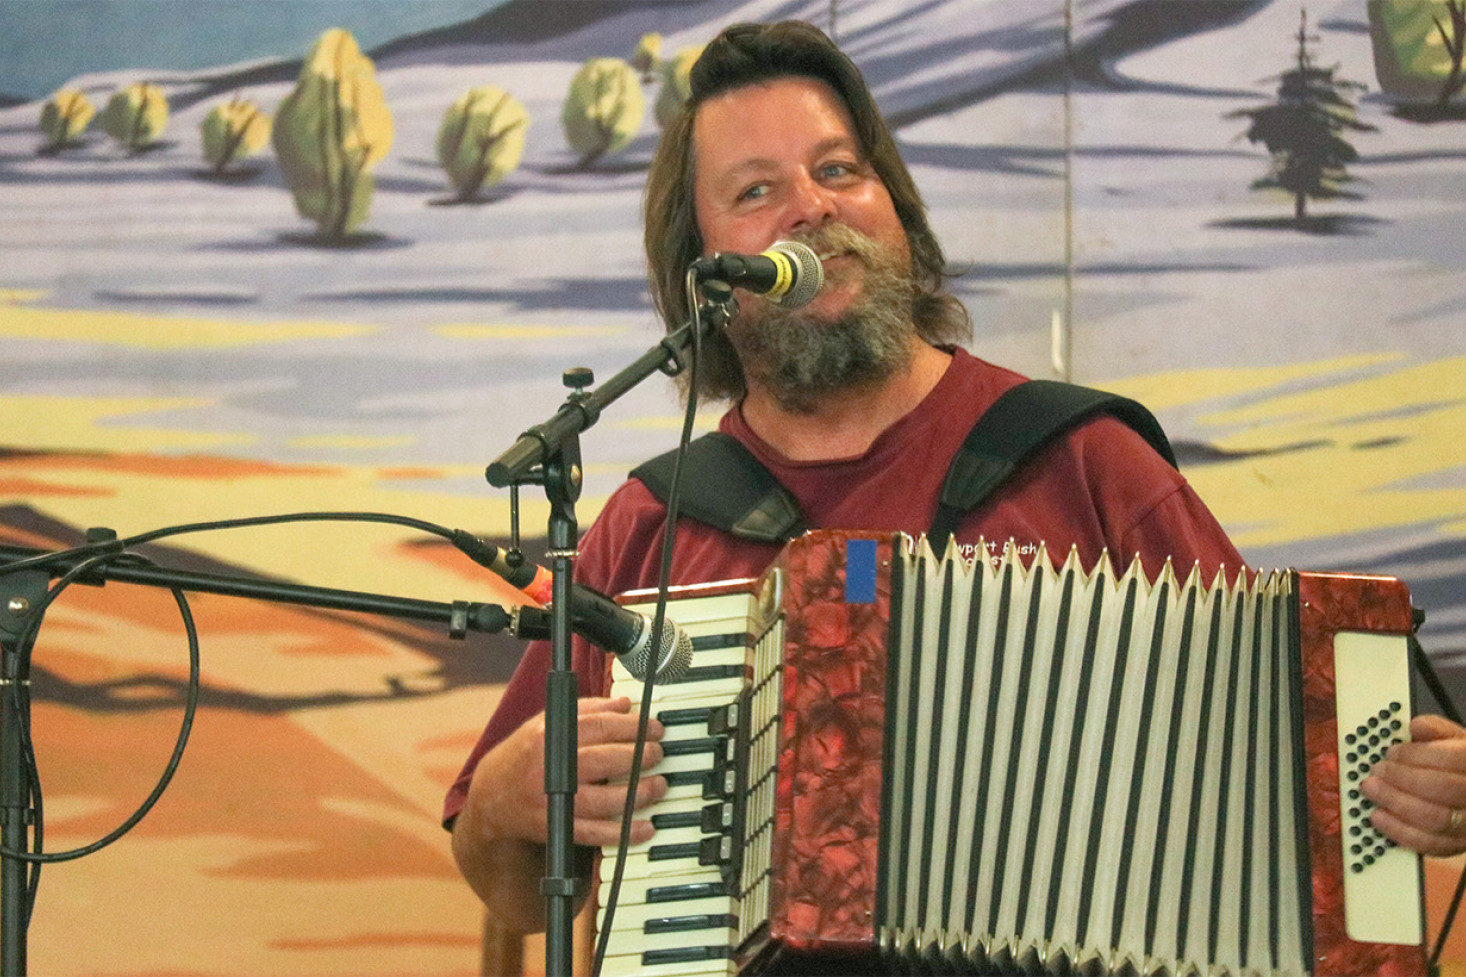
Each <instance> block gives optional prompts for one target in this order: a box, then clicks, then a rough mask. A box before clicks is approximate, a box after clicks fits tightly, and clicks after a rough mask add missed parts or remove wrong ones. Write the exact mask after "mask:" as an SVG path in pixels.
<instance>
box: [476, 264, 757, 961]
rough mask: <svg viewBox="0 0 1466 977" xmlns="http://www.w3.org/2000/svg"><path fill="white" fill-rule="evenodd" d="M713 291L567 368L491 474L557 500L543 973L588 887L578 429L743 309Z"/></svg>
mask: <svg viewBox="0 0 1466 977" xmlns="http://www.w3.org/2000/svg"><path fill="white" fill-rule="evenodd" d="M702 291H703V294H704V295H706V296H707V297H708V301H707V302H705V303H704V304H703V305H702V306H701V307H700V308H699V310H698V316H697V317H696V318H695V319H694V320H693V321H692V322H689V323H685V324H684V325H682V326H681V327H680V328H678V329H677V330H676V331H675V332H672V333H670V334H668V335H667V337H666V338H665V339H663V340H662V341H661V342H660V343H658V344H657V345H655V346H653V347H652V348H651V349H649V350H647V351H646V352H645V353H643V354H642V355H641V357H640V358H638V359H637V360H636V361H635V362H633V363H632V364H631V365H630V366H628V367H626V368H625V369H623V370H622V371H621V372H619V373H617V374H616V375H615V376H613V377H612V378H611V379H610V380H607V381H606V382H605V383H603V384H601V386H600V387H599V388H598V389H596V390H595V391H587V390H586V388H587V387H588V386H590V384H591V383H592V382H594V377H593V376H592V374H591V371H590V370H589V369H586V368H584V367H578V368H575V369H571V370H567V371H566V372H565V375H564V381H565V384H566V385H567V386H569V387H571V388H572V392H571V393H570V395H569V396H568V397H567V398H566V399H565V403H564V405H563V406H561V408H560V409H559V410H558V411H557V412H556V413H555V414H554V416H552V417H551V418H550V419H549V420H547V421H545V422H544V423H543V424H538V425H535V426H534V427H532V428H530V429H529V430H527V431H525V432H524V433H523V434H521V435H520V436H519V440H517V441H516V442H515V443H514V444H513V445H512V446H511V447H510V448H509V449H508V450H507V451H505V452H504V453H503V454H501V455H500V456H499V457H498V458H497V459H496V460H495V461H493V462H492V463H491V464H490V465H489V466H488V468H487V469H486V470H485V472H484V476H485V478H487V479H488V482H489V484H490V485H493V486H494V487H495V488H504V487H506V486H508V487H511V490H512V491H515V492H516V498H517V490H518V487H519V486H520V485H529V484H539V485H543V486H544V488H545V494H546V496H547V498H548V499H549V503H550V516H549V524H548V529H547V540H548V547H547V552H546V555H547V556H548V557H549V558H550V559H551V564H550V572H551V583H550V587H551V590H550V593H551V600H550V672H549V675H548V676H547V677H546V679H545V795H546V799H547V801H548V813H547V815H546V817H547V825H546V827H547V829H548V837H547V840H546V844H545V876H544V878H543V879H542V880H541V881H540V892H541V894H542V895H543V896H544V897H545V909H546V924H545V974H546V977H570V974H571V970H572V968H573V964H574V953H575V903H576V899H577V897H578V896H579V895H580V894H581V891H582V890H583V888H584V887H583V885H582V884H581V882H580V880H578V879H577V878H576V877H575V867H574V855H575V840H574V826H575V789H576V781H577V774H576V762H577V749H578V744H577V737H576V719H577V710H578V706H577V702H576V700H577V699H578V697H579V686H578V684H577V678H576V674H575V667H574V662H573V661H572V656H571V647H570V585H571V583H572V579H573V577H572V574H573V569H574V568H573V561H574V559H575V555H576V543H577V540H578V532H577V527H576V520H575V501H576V499H578V498H579V497H580V489H581V484H582V481H583V473H582V471H581V467H580V439H579V435H580V433H581V432H582V431H585V430H586V429H588V428H589V427H591V426H592V425H594V424H595V423H596V421H597V420H599V419H600V415H601V411H602V410H604V409H605V408H606V407H607V406H609V405H610V404H611V403H613V402H614V401H616V400H617V399H619V398H620V397H621V396H622V395H623V394H625V393H626V392H627V391H629V390H631V389H632V388H633V387H635V386H636V385H637V384H638V383H640V382H641V381H643V380H645V379H646V378H647V377H649V376H650V375H651V374H652V373H653V372H656V371H661V372H663V373H666V374H667V375H669V376H676V375H677V374H678V373H680V372H681V371H682V370H683V368H684V362H683V357H682V354H683V353H684V352H685V351H686V349H687V347H688V346H690V345H691V344H692V341H693V338H694V334H695V333H696V332H697V331H698V330H699V329H700V330H701V331H702V332H704V333H711V332H713V331H715V330H717V329H719V328H721V327H722V326H723V325H724V324H725V323H726V322H727V321H728V319H729V318H730V317H731V316H732V315H733V314H734V312H735V311H736V305H735V303H734V302H733V290H732V289H731V288H729V287H728V286H727V285H726V284H724V283H722V282H720V281H705V282H703V283H702Z"/></svg>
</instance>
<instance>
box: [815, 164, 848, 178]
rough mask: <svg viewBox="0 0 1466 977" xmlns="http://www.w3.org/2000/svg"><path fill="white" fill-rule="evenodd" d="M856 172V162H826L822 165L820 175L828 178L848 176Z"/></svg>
mask: <svg viewBox="0 0 1466 977" xmlns="http://www.w3.org/2000/svg"><path fill="white" fill-rule="evenodd" d="M854 172H855V164H853V163H826V164H825V165H823V166H821V167H820V175H821V176H823V177H824V178H825V179H827V180H833V179H837V178H839V177H842V176H848V175H850V174H851V173H854Z"/></svg>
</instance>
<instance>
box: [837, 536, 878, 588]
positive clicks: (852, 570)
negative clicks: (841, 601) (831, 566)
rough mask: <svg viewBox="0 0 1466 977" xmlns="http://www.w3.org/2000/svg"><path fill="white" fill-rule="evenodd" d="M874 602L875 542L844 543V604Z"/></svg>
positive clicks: (865, 540)
mask: <svg viewBox="0 0 1466 977" xmlns="http://www.w3.org/2000/svg"><path fill="white" fill-rule="evenodd" d="M875 602H876V541H875V540H873V539H848V540H846V541H845V603H847V604H874V603H875Z"/></svg>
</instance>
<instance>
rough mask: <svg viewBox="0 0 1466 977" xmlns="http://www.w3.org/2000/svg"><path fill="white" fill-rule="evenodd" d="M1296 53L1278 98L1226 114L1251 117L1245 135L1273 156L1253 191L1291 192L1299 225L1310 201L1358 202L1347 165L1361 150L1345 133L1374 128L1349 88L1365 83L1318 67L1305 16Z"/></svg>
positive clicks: (1357, 88)
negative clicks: (1358, 109)
mask: <svg viewBox="0 0 1466 977" xmlns="http://www.w3.org/2000/svg"><path fill="white" fill-rule="evenodd" d="M1297 38H1298V54H1297V61H1296V64H1295V66H1294V67H1293V68H1292V69H1291V70H1289V71H1286V72H1284V73H1283V74H1282V75H1279V76H1278V77H1277V81H1278V91H1277V99H1276V101H1274V102H1272V103H1270V104H1268V105H1262V106H1259V107H1257V108H1252V109H1239V110H1238V111H1236V112H1230V113H1228V115H1227V117H1228V118H1239V117H1245V118H1249V119H1251V120H1252V124H1251V125H1250V126H1249V127H1248V129H1247V133H1246V136H1247V138H1248V139H1249V140H1250V141H1252V142H1254V143H1262V144H1263V145H1264V146H1266V147H1267V151H1268V152H1269V153H1270V154H1272V165H1271V167H1270V168H1269V170H1268V173H1267V175H1266V176H1263V177H1261V178H1259V179H1258V180H1255V181H1254V182H1253V184H1252V187H1253V189H1254V190H1266V189H1280V190H1283V191H1285V192H1287V193H1289V194H1291V195H1292V198H1293V219H1294V221H1295V222H1296V223H1298V224H1302V223H1304V221H1306V220H1307V218H1308V201H1309V200H1334V199H1339V198H1345V199H1350V200H1358V199H1359V197H1360V195H1359V194H1357V193H1354V192H1352V191H1350V190H1348V189H1346V184H1349V183H1352V182H1353V181H1354V177H1352V176H1350V175H1349V172H1348V169H1347V167H1348V164H1350V163H1353V162H1355V161H1356V160H1358V159H1359V153H1358V151H1357V150H1355V148H1354V147H1353V146H1352V145H1351V144H1350V143H1349V141H1348V140H1347V139H1345V138H1344V135H1343V134H1344V133H1345V132H1347V131H1355V132H1372V131H1374V130H1375V129H1376V127H1375V126H1372V125H1370V124H1369V123H1367V122H1361V121H1359V119H1358V117H1357V112H1356V108H1355V105H1354V103H1353V102H1352V101H1351V100H1350V95H1351V93H1353V92H1357V91H1362V90H1363V88H1364V86H1363V85H1361V84H1359V83H1357V82H1352V81H1346V80H1344V79H1342V78H1338V77H1335V72H1337V71H1338V66H1337V65H1336V66H1334V67H1332V68H1322V67H1319V66H1318V64H1317V63H1316V62H1315V61H1314V59H1313V56H1312V54H1311V53H1310V52H1309V49H1308V44H1309V41H1317V40H1318V37H1317V36H1316V35H1310V34H1309V33H1308V14H1307V12H1304V14H1303V15H1302V18H1301V20H1300V22H1299V25H1298V34H1297Z"/></svg>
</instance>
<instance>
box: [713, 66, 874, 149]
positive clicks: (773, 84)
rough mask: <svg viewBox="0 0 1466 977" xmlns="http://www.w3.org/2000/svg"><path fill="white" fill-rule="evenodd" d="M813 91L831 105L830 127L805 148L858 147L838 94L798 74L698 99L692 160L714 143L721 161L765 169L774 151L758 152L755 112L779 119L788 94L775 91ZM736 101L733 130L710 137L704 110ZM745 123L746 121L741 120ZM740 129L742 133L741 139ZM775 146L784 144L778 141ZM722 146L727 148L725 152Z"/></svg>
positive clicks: (718, 109)
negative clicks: (781, 97)
mask: <svg viewBox="0 0 1466 977" xmlns="http://www.w3.org/2000/svg"><path fill="white" fill-rule="evenodd" d="M800 90H803V92H806V93H807V92H809V91H811V90H812V91H815V92H818V93H819V95H820V102H822V103H823V106H824V107H826V108H828V109H830V110H831V115H830V117H829V118H828V120H827V121H829V122H831V123H832V124H831V126H830V129H831V131H830V132H829V133H828V134H826V135H824V136H823V137H822V138H817V141H816V142H815V143H813V144H812V145H811V146H810V147H808V149H809V151H811V152H813V153H815V154H818V153H822V152H830V151H834V150H840V149H848V150H852V151H855V152H860V148H861V147H860V139H859V136H858V134H857V132H856V129H855V125H854V123H853V121H852V119H851V116H850V110H849V108H848V107H847V106H846V105H845V102H844V100H843V99H841V98H840V96H839V95H838V94H837V93H836V92H835V90H834V89H833V88H831V87H830V86H829V85H828V84H827V83H825V82H823V81H820V80H819V79H816V78H807V77H804V76H802V75H790V76H786V77H782V78H777V79H772V80H768V81H760V82H755V83H751V84H748V85H743V86H740V87H738V88H732V89H728V90H727V91H724V92H719V93H718V94H717V95H715V96H713V97H712V98H709V99H707V100H705V101H703V102H702V103H701V104H699V105H698V107H697V109H696V110H695V113H694V116H693V124H692V132H691V140H690V143H691V156H692V160H693V162H694V164H696V162H697V161H698V158H699V155H700V154H699V149H700V148H701V149H702V150H703V151H704V155H705V153H706V152H707V151H708V150H711V149H712V148H713V147H714V146H716V147H717V150H718V151H719V152H718V155H719V157H720V161H721V158H722V157H726V164H727V165H730V166H737V167H738V168H739V169H748V168H754V169H757V168H767V167H771V166H774V165H776V164H777V162H778V161H777V159H776V158H775V157H774V156H773V155H766V154H764V153H762V151H761V149H760V148H759V146H758V143H759V139H758V135H759V133H758V132H757V131H756V130H755V129H754V128H753V127H754V126H756V125H757V122H756V121H755V118H756V117H763V116H767V115H769V114H770V113H777V117H778V118H781V119H782V118H784V117H786V115H787V113H788V111H789V104H788V100H787V99H779V98H778V96H780V95H789V94H791V93H795V94H797V93H800ZM760 95H766V96H768V98H767V100H765V99H762V98H760V97H759V96H760ZM733 102H736V103H737V107H736V110H734V111H736V113H737V115H736V121H737V122H738V123H739V126H738V132H728V131H722V132H719V134H718V135H717V136H716V137H715V136H713V135H711V134H710V132H709V129H710V127H711V124H710V123H708V122H707V119H708V114H709V110H711V112H712V113H713V114H714V115H716V114H718V113H720V112H723V111H724V110H725V109H726V107H727V106H728V105H729V104H730V103H733ZM721 121H722V122H723V123H724V124H725V125H726V123H727V122H728V121H729V120H728V119H727V118H726V117H724V118H723V119H722V120H721ZM744 122H747V126H744V125H742V123H744ZM743 134H747V135H746V138H745V137H744V135H743ZM779 148H783V147H782V145H781V146H780V147H779ZM725 150H726V151H725Z"/></svg>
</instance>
